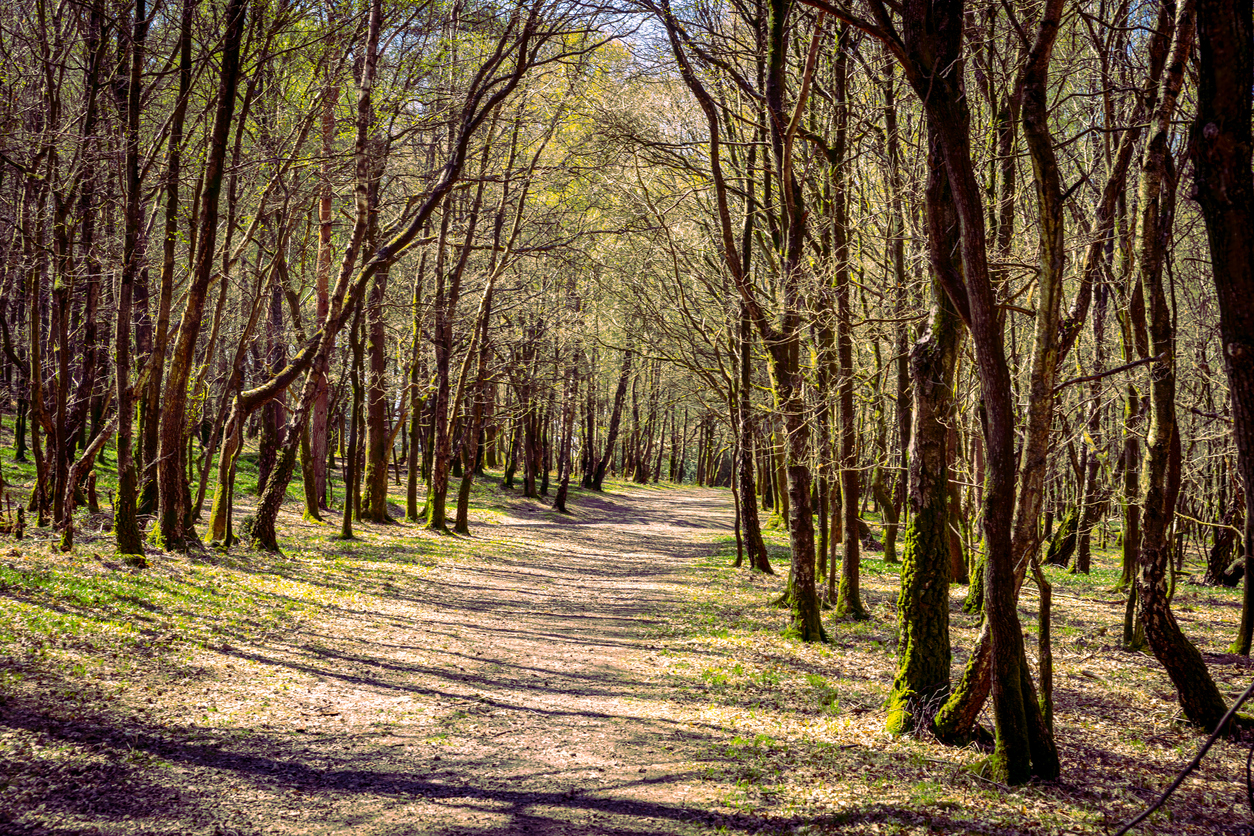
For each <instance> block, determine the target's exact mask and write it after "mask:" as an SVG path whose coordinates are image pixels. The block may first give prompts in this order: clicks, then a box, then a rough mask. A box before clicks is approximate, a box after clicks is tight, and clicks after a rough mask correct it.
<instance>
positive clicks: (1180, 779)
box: [1115, 682, 1254, 836]
mask: <svg viewBox="0 0 1254 836" xmlns="http://www.w3.org/2000/svg"><path fill="white" fill-rule="evenodd" d="M1251 695H1254V682H1251V683H1250V687H1248V688H1246V689H1245V693H1243V694H1242V695H1241V696H1240V697H1238V698H1237V701H1236V702H1234V703H1233V704H1232V708H1229V709H1228V713H1227V714H1225V715H1224V718H1223V719H1222V720H1220V721H1219V725H1217V726H1215V730H1214V731H1213V732H1211V736H1210V737H1208V738H1207V739H1206V742H1205V743H1203V744H1202V748H1201V749H1200V750H1198V753H1197V754H1196V755H1195V756H1194V757H1193V760H1191V761H1189V765H1188V766H1186V767H1185V768H1184V771H1183V772H1181V773H1180V774H1179V775H1177V776H1176V780H1174V781H1172V782H1171V786H1169V787H1167V791H1166V792H1164V793H1163V794H1162V795H1161V796H1160V797H1159V799H1158V800H1157V801H1155V802H1154V803H1153V805H1152V806H1150V807H1149V809H1147V810H1146V811H1145V812H1143V813H1141V814H1140V815H1139V816H1137V817H1136V818H1134V819H1133V820H1132V821H1130V822H1128V823H1127V824H1125V825H1124V826H1123V827H1122V828H1120V830H1119V831H1118V832H1117V833H1115V836H1124V834H1126V833H1127V832H1128V831H1129V830H1131V829H1132V828H1134V827H1136V826H1137V825H1138V824H1140V823H1141V822H1143V821H1145V820H1146V819H1147V818H1149V817H1150V815H1151V814H1152V813H1154V811H1156V810H1157V809H1158V808H1159V807H1161V806H1163V805H1164V804H1166V803H1167V799H1168V798H1171V794H1172V793H1173V792H1175V791H1176V790H1177V789H1179V787H1180V785H1181V784H1183V783H1184V779H1185V778H1187V777H1189V773H1191V772H1192V771H1193V770H1195V769H1197V767H1198V764H1200V763H1201V762H1202V758H1204V757H1206V753H1207V752H1209V751H1210V747H1211V746H1213V745H1214V744H1215V741H1216V740H1218V739H1219V735H1221V734H1223V731H1224V729H1226V728H1227V727H1228V721H1230V720H1231V719H1232V718H1233V717H1235V716H1236V713H1237V709H1239V708H1240V707H1241V706H1242V705H1244V704H1245V701H1246V700H1248V699H1249V698H1250V696H1251ZM1248 791H1249V790H1248V786H1247V792H1248Z"/></svg>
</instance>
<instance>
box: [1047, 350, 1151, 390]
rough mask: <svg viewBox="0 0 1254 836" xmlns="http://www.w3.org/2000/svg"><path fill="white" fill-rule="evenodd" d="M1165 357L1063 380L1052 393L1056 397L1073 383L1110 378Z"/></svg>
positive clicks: (1133, 362)
mask: <svg viewBox="0 0 1254 836" xmlns="http://www.w3.org/2000/svg"><path fill="white" fill-rule="evenodd" d="M1165 356H1166V352H1163V353H1162V354H1159V355H1157V356H1155V357H1145V358H1142V359H1140V360H1133V361H1132V362H1131V363H1124V364H1123V365H1122V366H1116V367H1115V368H1113V369H1107V370H1106V371H1104V372H1097V373H1095V374H1086V375H1084V376H1082V377H1073V378H1071V379H1070V380H1064V381H1063V382H1062V383H1059V384H1058V385H1057V386H1055V387H1054V392H1053V393H1054V394H1055V395H1057V394H1058V393H1059V392H1061V391H1062V390H1063V389H1066V388H1067V387H1068V386H1071V385H1072V384H1075V383H1084V382H1086V381H1089V380H1101V379H1102V378H1103V377H1110V376H1111V375H1113V374H1119V372H1126V371H1127V370H1128V369H1135V368H1136V367H1137V366H1144V365H1145V364H1146V363H1154V362H1157V361H1158V360H1161V359H1163V357H1165Z"/></svg>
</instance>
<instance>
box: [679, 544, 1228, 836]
mask: <svg viewBox="0 0 1254 836" xmlns="http://www.w3.org/2000/svg"><path fill="white" fill-rule="evenodd" d="M766 536H767V539H768V544H769V545H770V546H771V547H772V549H773V551H774V549H778V548H780V547H781V546H782V545H783V544H784V542H785V539H784V538H785V536H786V535H784V534H783V533H782V532H778V531H771V532H767V535H766ZM714 546H715V550H714V552H713V553H712V554H711V555H710V556H709V557H708V558H706V559H705V560H703V561H701V562H700V565H699V566H697V567H694V570H693V572H694V578H693V582H692V583H689V584H686V585H684V586H682V587H676V588H675V590H674V591H675V593H676V595H678V596H681V597H682V598H683V605H682V607H681V608H680V609H679V610H678V611H674V612H671V613H669V614H661V613H659V615H660V616H664V618H665V623H664V624H663V625H662V626H660V627H659V629H658V637H659V639H660V640H663V641H664V642H665V645H666V647H667V649H668V651H669V653H670V655H669V656H668V657H667V658H666V659H665V663H666V670H667V671H668V672H670V674H671V675H672V676H673V677H675V678H676V679H682V678H683V677H684V676H689V675H690V673H689V671H690V670H691V669H692V667H691V666H690V667H688V668H685V667H684V666H683V665H682V663H683V662H684V661H685V660H688V661H690V662H692V663H696V662H697V660H700V661H699V667H697V668H696V669H697V670H699V671H700V672H701V679H702V681H703V683H705V684H706V686H707V687H706V688H705V689H704V690H703V691H702V692H701V697H700V700H699V706H698V707H697V708H696V709H695V710H696V711H697V712H698V716H699V717H700V720H701V722H704V723H708V724H710V725H717V726H721V727H724V728H728V729H734V730H735V734H734V737H733V738H732V741H731V743H730V744H728V745H726V746H724V747H722V748H721V749H719V750H712V751H711V753H710V756H709V759H710V761H711V765H710V766H709V767H708V774H709V776H710V780H712V781H717V782H719V783H720V784H722V785H723V786H726V787H728V789H727V790H726V791H725V793H724V800H723V803H724V804H725V805H726V806H727V807H728V808H729V809H745V808H746V807H747V806H748V807H754V806H756V808H757V809H759V810H762V809H770V810H774V811H775V812H776V814H777V815H778V816H780V817H781V819H782V820H787V821H792V822H794V824H795V827H799V828H800V829H795V830H794V832H814V833H836V832H839V833H902V834H905V833H912V834H913V833H920V834H921V833H937V832H939V833H976V832H981V833H987V832H997V833H1016V834H1018V833H1050V834H1074V833H1093V834H1097V833H1105V832H1109V831H1110V829H1111V828H1112V826H1113V825H1114V824H1116V823H1117V822H1120V821H1123V820H1126V819H1128V818H1130V817H1131V816H1132V815H1134V814H1135V813H1136V812H1139V811H1140V809H1141V808H1142V807H1143V806H1144V805H1145V804H1146V803H1147V802H1148V801H1149V800H1150V799H1152V798H1153V797H1154V796H1155V795H1156V793H1157V792H1159V791H1160V790H1161V789H1162V788H1164V787H1165V786H1166V784H1167V783H1169V782H1170V780H1171V779H1172V778H1174V776H1175V773H1176V772H1177V771H1178V769H1180V768H1182V767H1183V765H1184V763H1185V762H1187V761H1188V759H1189V758H1191V757H1192V755H1193V752H1194V751H1195V750H1196V747H1197V746H1198V745H1199V743H1200V740H1201V736H1200V735H1199V734H1198V732H1197V731H1196V730H1195V729H1193V728H1191V727H1189V726H1188V725H1187V724H1185V723H1184V721H1183V719H1182V717H1181V715H1180V712H1179V706H1178V704H1177V702H1176V700H1175V694H1174V690H1173V688H1172V686H1171V683H1170V682H1169V681H1168V680H1167V678H1166V676H1165V675H1164V673H1163V671H1162V668H1161V667H1160V666H1159V665H1158V664H1157V662H1156V661H1154V660H1153V658H1152V657H1150V656H1148V655H1146V654H1141V653H1127V652H1124V651H1122V650H1121V649H1119V647H1118V642H1119V636H1120V633H1121V630H1122V619H1123V607H1124V601H1125V600H1126V599H1125V597H1124V594H1123V593H1119V592H1116V591H1114V589H1113V588H1114V586H1115V584H1116V583H1117V581H1118V579H1119V574H1120V572H1119V555H1118V553H1117V551H1116V550H1114V549H1113V548H1112V549H1105V550H1100V549H1099V550H1095V553H1094V555H1093V567H1094V568H1093V572H1092V573H1091V574H1090V575H1087V576H1085V575H1072V574H1069V573H1068V572H1067V570H1065V569H1061V568H1058V567H1046V569H1045V571H1046V574H1047V576H1048V578H1049V580H1050V583H1051V584H1052V585H1053V587H1054V605H1053V613H1052V616H1053V619H1052V620H1053V629H1052V644H1053V653H1054V662H1055V675H1054V682H1055V712H1056V732H1057V737H1058V743H1059V748H1060V750H1061V755H1062V758H1063V771H1064V772H1063V777H1062V779H1061V780H1060V781H1058V782H1053V783H1049V784H1039V785H1031V786H1028V787H1023V788H1020V789H1016V790H1013V791H1007V790H1006V789H1004V788H1001V787H997V786H992V785H990V784H988V782H987V781H985V780H984V779H982V778H980V777H979V776H978V775H976V774H975V773H974V772H973V771H972V767H973V766H974V765H976V764H977V763H978V762H979V760H980V759H981V758H982V757H983V753H982V752H981V751H979V750H977V749H974V748H971V749H953V748H949V747H945V746H941V745H939V744H938V743H936V742H935V741H933V740H930V739H927V738H926V737H925V738H919V739H915V738H892V737H889V736H887V735H886V734H885V733H884V731H883V727H884V720H885V717H884V712H883V702H884V700H885V698H886V696H887V694H888V688H889V685H890V683H891V680H892V676H893V672H894V668H895V663H896V656H895V654H896V641H897V637H896V594H897V571H898V567H896V566H893V565H890V564H886V563H884V561H883V560H882V559H880V558H879V556H878V555H876V554H874V553H871V556H870V557H866V556H864V558H863V561H862V587H863V598H864V604H865V605H866V606H867V609H868V611H869V612H870V613H871V615H872V618H871V620H869V621H865V622H849V623H837V622H836V621H835V620H834V619H833V618H832V617H831V615H830V611H825V613H824V625H825V627H826V628H827V630H828V632H829V635H830V636H831V643H830V644H827V645H817V644H803V643H800V642H797V641H795V640H792V639H790V638H787V637H786V634H785V631H784V627H785V620H786V618H787V613H786V611H783V610H780V609H777V608H775V607H773V606H771V601H772V600H773V599H774V598H776V597H777V596H778V595H779V593H780V592H782V589H783V584H784V578H785V577H786V573H787V563H786V561H785V560H777V561H776V569H777V571H779V572H780V575H779V576H777V577H773V578H772V577H766V576H762V575H759V574H756V573H748V572H746V571H744V570H737V569H734V568H732V566H731V564H732V562H733V560H734V558H735V545H734V541H733V540H731V539H729V538H724V539H722V540H720V541H718V542H716V543H715V544H714ZM777 553H778V552H775V553H773V554H772V557H773V558H775V556H776V554H777ZM1190 557H1191V560H1190V561H1188V562H1186V565H1185V570H1184V572H1183V573H1182V575H1181V576H1180V578H1179V582H1178V585H1177V588H1176V592H1175V598H1174V605H1173V606H1174V609H1175V611H1176V613H1177V617H1178V618H1179V619H1180V621H1181V624H1182V626H1183V628H1184V629H1185V631H1186V633H1187V634H1188V635H1189V636H1190V638H1192V639H1193V640H1194V642H1196V643H1197V644H1198V645H1199V647H1200V649H1201V650H1202V651H1203V653H1204V654H1205V655H1206V657H1207V661H1208V664H1209V667H1210V670H1211V672H1212V675H1213V676H1214V677H1215V679H1216V682H1217V684H1219V686H1220V689H1221V691H1223V692H1224V693H1226V694H1228V695H1229V697H1232V696H1235V694H1236V693H1237V692H1239V691H1240V690H1242V689H1243V688H1244V686H1245V684H1247V682H1248V678H1249V675H1250V663H1249V661H1248V660H1246V659H1243V658H1239V657H1233V656H1229V655H1227V654H1226V652H1225V648H1226V644H1227V642H1228V641H1229V640H1230V638H1231V635H1232V633H1233V631H1235V629H1236V621H1237V617H1238V615H1239V591H1238V590H1228V589H1219V588H1211V587H1199V586H1194V585H1192V584H1191V583H1189V582H1188V577H1189V576H1197V577H1200V575H1201V572H1202V564H1201V558H1200V555H1191V556H1190ZM964 595H965V587H961V586H955V587H953V588H952V590H951V597H950V602H951V607H950V619H951V634H952V637H953V643H954V651H955V659H954V667H953V676H954V677H955V678H956V676H957V675H958V673H959V672H960V670H961V663H962V662H963V660H964V659H965V654H966V652H967V650H968V649H969V648H970V646H971V645H972V643H973V641H974V638H975V634H976V629H977V627H978V621H977V619H976V618H974V617H972V616H969V615H966V614H964V613H963V612H962V611H961V603H962V599H963V597H964ZM1036 609H1037V594H1036V589H1035V586H1034V585H1032V584H1031V583H1030V582H1029V584H1028V585H1027V586H1025V588H1024V592H1023V598H1022V603H1021V618H1022V621H1023V627H1024V630H1025V633H1027V634H1028V642H1027V647H1028V656H1029V660H1030V664H1031V665H1032V667H1033V672H1034V676H1035V651H1036V638H1035V634H1036V632H1037V629H1038V626H1037V612H1036ZM986 710H987V709H986ZM986 722H987V720H986ZM1244 755H1245V752H1244V750H1242V749H1241V748H1240V747H1238V746H1237V745H1235V744H1230V743H1222V744H1220V745H1219V747H1217V749H1216V750H1214V751H1213V752H1212V754H1211V756H1210V757H1208V758H1207V760H1206V761H1205V762H1204V763H1203V765H1202V767H1201V769H1200V770H1199V771H1198V773H1196V774H1195V776H1194V777H1191V778H1190V779H1189V781H1188V782H1186V784H1185V786H1184V787H1183V788H1182V789H1181V790H1180V791H1179V792H1178V794H1177V796H1176V797H1175V798H1174V799H1173V800H1172V801H1171V802H1170V804H1169V805H1168V812H1167V813H1160V814H1157V815H1156V816H1155V817H1154V819H1153V820H1151V822H1150V823H1149V825H1148V828H1149V829H1148V830H1146V831H1144V832H1153V833H1163V834H1168V833H1170V834H1215V833H1238V832H1245V831H1244V829H1243V828H1244V827H1245V825H1242V824H1241V822H1243V821H1244V822H1248V821H1249V819H1250V816H1249V812H1248V811H1244V812H1243V811H1242V808H1243V806H1244V787H1243V784H1242V779H1241V778H1240V777H1239V776H1241V775H1243V762H1244Z"/></svg>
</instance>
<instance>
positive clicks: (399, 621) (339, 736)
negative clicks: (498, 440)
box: [0, 489, 761, 836]
mask: <svg viewBox="0 0 1254 836" xmlns="http://www.w3.org/2000/svg"><path fill="white" fill-rule="evenodd" d="M509 507H510V510H509V511H508V512H507V513H506V514H505V515H502V516H500V517H498V518H496V519H494V520H493V521H492V522H491V523H487V524H479V525H478V526H476V527H475V534H476V536H477V537H478V538H482V539H483V541H484V542H485V543H488V545H487V546H486V547H485V552H489V553H491V554H492V559H490V560H484V561H483V562H479V561H478V560H474V561H468V560H464V559H463V560H460V561H456V562H454V563H451V564H450V565H447V566H446V565H441V563H440V561H438V560H437V561H436V564H435V565H434V567H433V569H432V571H430V572H429V573H427V574H425V575H423V576H421V577H420V578H419V579H417V580H415V579H413V578H412V577H408V578H406V579H405V580H399V581H397V584H396V585H391V584H389V585H391V586H392V588H391V589H390V590H389V594H386V595H379V594H378V592H377V590H372V594H371V595H369V596H368V597H367V598H365V599H364V602H365V603H368V606H361V605H357V606H344V607H339V608H333V610H332V614H331V615H330V616H329V617H327V616H326V611H325V610H324V615H323V616H321V617H319V618H317V619H311V620H310V621H309V622H306V623H303V624H301V625H299V626H298V627H297V628H296V629H293V630H290V631H285V632H282V633H281V634H278V635H274V636H270V637H267V638H265V639H264V640H262V641H259V642H251V643H241V644H240V646H233V645H229V644H224V645H223V646H222V647H221V648H220V649H219V648H211V649H207V650H200V651H196V652H195V653H194V654H193V658H191V659H189V664H190V666H191V670H192V672H193V674H194V675H193V677H192V679H193V680H194V682H195V684H194V687H188V686H186V685H183V686H179V687H172V688H170V689H169V690H167V691H166V692H165V694H166V696H161V694H162V691H160V690H157V692H156V693H157V695H158V697H157V705H156V708H155V709H154V710H151V711H149V713H147V714H145V715H144V716H143V717H142V718H140V717H137V716H136V717H133V718H131V721H129V722H119V721H118V720H117V719H116V717H113V718H112V719H110V718H102V717H95V718H91V719H88V718H79V719H77V720H66V721H58V724H50V723H48V721H47V720H46V719H45V720H41V721H38V722H43V723H45V724H46V729H51V732H50V733H51V734H53V735H55V736H57V737H60V738H61V739H65V740H70V741H80V742H81V741H88V742H94V743H93V745H97V746H102V747H105V746H107V747H109V748H110V749H111V750H113V751H116V749H117V748H118V747H120V746H123V745H125V746H129V747H131V751H133V752H135V753H136V754H137V757H139V758H140V759H141V762H140V763H139V764H138V766H139V768H138V769H135V768H128V769H127V770H125V771H116V768H115V767H112V766H110V767H105V766H100V767H99V769H101V770H102V772H101V774H98V775H90V774H88V775H85V776H84V779H83V784H82V786H81V787H79V788H66V789H65V790H64V793H68V795H61V802H60V803H61V804H63V806H64V809H65V810H67V811H69V812H71V813H72V815H70V816H68V817H67V818H64V819H62V821H61V825H62V826H54V827H48V826H47V825H48V824H50V820H49V818H47V817H43V818H42V823H43V826H35V827H30V828H23V827H21V826H20V825H17V824H16V823H15V822H13V821H12V820H10V824H11V825H13V826H15V827H16V828H17V829H16V830H15V831H14V832H44V833H71V832H72V833H90V832H107V833H127V834H130V833H157V832H159V833H215V834H263V833H264V834H297V833H299V834H340V833H352V834H523V833H527V834H576V833H578V834H616V835H617V836H624V835H625V834H646V833H667V834H669V833H701V832H710V830H711V829H712V827H713V826H714V825H715V824H719V825H723V826H729V825H730V826H731V827H732V828H733V829H735V830H737V831H740V829H741V828H742V827H746V828H748V827H751V828H752V829H755V830H756V829H757V827H758V826H760V824H761V822H756V823H751V822H749V821H747V820H745V821H741V822H740V823H739V825H737V824H735V823H733V821H732V820H731V819H730V818H727V817H719V816H715V815H714V814H712V813H710V812H708V811H709V810H711V808H713V807H716V806H717V802H716V801H715V800H714V798H713V794H714V791H715V786H714V785H713V784H712V783H710V782H708V781H702V780H701V772H702V771H703V770H702V768H701V766H700V765H699V764H698V763H696V761H697V760H699V759H700V758H702V757H704V758H708V757H709V752H710V741H709V739H708V738H710V737H711V736H713V737H714V738H717V739H718V740H719V741H720V742H721V741H722V740H723V738H724V737H726V732H725V730H724V729H707V728H703V727H702V726H701V725H700V723H699V722H694V721H693V720H692V718H691V717H690V716H687V715H686V712H685V709H684V707H683V703H684V701H685V691H686V690H687V689H686V687H685V684H684V682H683V680H682V678H680V679H677V678H674V677H669V678H668V677H666V676H664V675H661V674H659V672H658V671H659V668H658V666H657V664H656V659H654V660H652V661H650V659H649V658H647V657H648V656H649V651H650V645H651V641H653V640H652V639H651V632H650V631H651V630H653V631H654V634H655V633H656V621H655V619H654V614H655V613H656V612H657V611H658V608H664V607H667V606H668V605H669V603H670V601H669V598H668V596H669V595H673V591H668V590H667V589H666V584H667V583H676V582H683V581H684V572H685V566H686V565H687V564H691V563H692V561H693V560H694V559H697V558H700V557H702V556H705V555H708V554H709V553H710V552H711V551H712V549H713V545H712V541H713V540H714V539H715V538H716V537H717V536H719V535H720V534H721V535H726V534H727V533H728V532H729V529H730V526H731V521H732V512H731V509H730V503H729V501H728V496H727V494H726V493H720V492H716V491H709V490H663V489H638V490H631V491H626V492H623V493H619V494H617V495H604V496H593V495H584V496H581V497H580V499H579V502H578V504H577V505H572V507H573V508H574V509H575V515H574V516H569V517H560V516H558V515H556V514H555V513H553V512H552V511H550V510H547V509H546V508H544V507H543V506H541V505H540V504H538V503H530V502H518V503H511V505H510V506H509ZM379 530H381V529H375V531H379ZM393 531H395V529H393ZM414 531H415V530H414V529H412V528H407V529H406V530H405V531H404V532H403V533H401V532H398V533H397V534H396V539H395V542H396V543H397V544H400V543H403V542H404V539H405V537H406V536H408V535H413V534H414ZM428 536H429V535H428ZM501 554H505V555H507V556H506V557H504V558H501V557H499V555H501ZM689 577H691V576H689ZM689 582H690V581H689ZM183 675H184V676H185V677H186V676H187V674H186V672H185V673H184V674H183ZM183 681H186V680H183ZM171 700H173V701H171ZM148 702H150V703H151V702H153V700H152V699H149V700H148ZM11 708H12V707H11ZM136 710H138V709H136ZM9 722H11V723H12V722H14V721H13V720H12V719H10V720H9ZM31 722H36V721H35V720H34V719H33V718H32V720H31ZM16 724H17V725H21V720H20V719H19V720H18V721H17V723H16ZM76 724H77V725H76ZM135 724H138V725H135ZM46 729H44V730H45V731H46ZM144 758H147V759H150V760H151V761H153V762H154V763H156V767H155V768H150V767H147V768H146V767H145V763H146V762H145V761H143V759H144ZM109 770H113V771H111V772H110V771H109ZM76 792H77V793H80V794H82V797H81V798H78V799H77V800H75V799H74V798H73V796H74V794H75V793H76ZM89 793H90V796H89V795H88V794H89ZM27 821H28V822H30V820H29V819H28V820H27ZM3 830H5V826H4V821H3V818H2V817H0V831H3Z"/></svg>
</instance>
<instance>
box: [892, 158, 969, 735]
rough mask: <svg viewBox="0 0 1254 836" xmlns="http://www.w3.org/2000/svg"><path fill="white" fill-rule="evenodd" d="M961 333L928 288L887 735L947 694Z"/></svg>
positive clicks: (949, 309)
mask: <svg viewBox="0 0 1254 836" xmlns="http://www.w3.org/2000/svg"><path fill="white" fill-rule="evenodd" d="M933 176H934V177H935V176H936V169H933ZM961 329H962V325H961V322H959V320H958V315H957V313H956V312H955V311H954V309H953V303H952V302H951V301H950V300H949V298H948V297H947V296H945V294H944V293H943V292H942V291H941V290H940V289H939V288H935V289H934V299H933V302H932V313H931V317H930V321H929V323H928V326H927V331H926V332H925V333H924V335H923V337H922V338H921V339H920V340H919V341H918V342H917V343H915V345H914V348H913V349H912V350H911V352H910V377H911V382H912V384H913V393H914V398H913V405H912V409H911V415H912V426H911V432H910V440H911V441H910V452H909V456H908V460H909V462H910V472H909V481H908V482H907V492H906V502H907V507H908V508H909V514H910V516H909V521H908V522H907V524H906V531H905V538H904V539H905V543H904V549H903V552H902V565H901V591H900V593H899V594H898V596H897V624H898V645H897V660H898V662H897V675H896V676H895V677H894V679H893V685H892V690H891V691H890V693H889V696H888V703H887V706H888V720H887V729H888V732H889V733H890V734H906V733H910V732H915V731H918V730H920V729H926V728H928V727H929V726H930V724H931V721H932V717H933V715H935V713H936V711H937V709H938V708H939V707H940V705H941V704H942V703H943V702H944V700H945V698H946V697H948V696H949V667H950V645H949V546H948V542H947V540H948V528H949V514H948V510H947V508H946V503H947V501H948V498H949V487H948V481H949V466H948V461H949V454H948V450H947V447H948V440H949V428H948V423H949V420H950V418H951V415H952V412H953V394H954V393H953V380H954V368H955V365H956V363H957V355H958V345H959V341H960V337H961V333H962V330H961Z"/></svg>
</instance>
